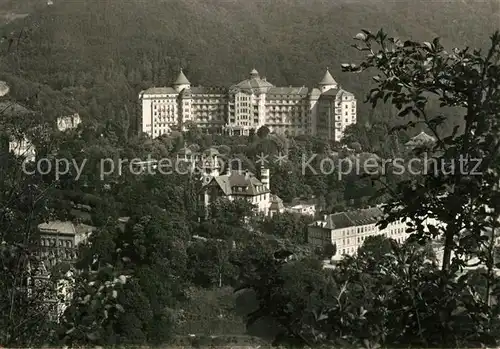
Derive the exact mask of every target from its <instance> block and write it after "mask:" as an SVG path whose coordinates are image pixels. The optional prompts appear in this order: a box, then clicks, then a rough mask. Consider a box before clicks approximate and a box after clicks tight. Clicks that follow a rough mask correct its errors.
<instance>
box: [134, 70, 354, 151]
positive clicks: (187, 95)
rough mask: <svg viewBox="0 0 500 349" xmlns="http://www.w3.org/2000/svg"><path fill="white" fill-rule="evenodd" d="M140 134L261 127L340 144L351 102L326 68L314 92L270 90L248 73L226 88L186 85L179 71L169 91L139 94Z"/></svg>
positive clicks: (351, 121)
mask: <svg viewBox="0 0 500 349" xmlns="http://www.w3.org/2000/svg"><path fill="white" fill-rule="evenodd" d="M139 100H140V102H141V105H142V119H141V122H140V130H141V132H143V133H146V134H148V135H149V136H150V137H153V138H156V137H159V136H161V135H163V134H168V133H170V132H171V131H173V130H185V129H186V127H187V125H189V124H195V125H197V126H198V127H200V128H203V129H206V130H207V131H209V130H210V132H221V131H225V132H228V133H229V134H240V135H248V134H249V133H250V131H251V130H254V131H256V130H257V129H259V128H260V127H262V126H266V127H268V128H269V130H270V131H271V132H276V133H281V134H285V135H288V136H297V135H302V134H306V135H314V136H318V137H321V138H325V139H332V140H335V141H340V139H341V138H342V136H343V133H344V130H345V128H346V127H347V126H348V125H351V124H355V123H356V98H355V97H354V95H353V94H352V93H350V92H347V91H345V90H343V89H342V88H341V87H340V86H339V85H338V84H337V82H336V81H335V79H334V78H333V77H332V75H331V74H330V72H329V71H328V69H327V70H326V72H325V75H324V77H323V79H322V80H321V81H320V82H319V83H318V85H317V86H316V87H314V88H307V87H304V86H302V87H292V86H290V87H276V86H274V85H273V84H271V83H270V82H269V81H267V80H266V78H264V77H262V78H261V77H260V75H259V73H258V72H257V70H255V69H253V70H252V71H251V72H250V75H249V76H248V79H246V80H243V81H241V82H239V83H237V84H235V85H233V86H231V87H229V88H224V87H201V86H198V87H195V86H191V83H190V81H189V80H188V79H187V77H186V75H185V74H184V72H183V71H182V69H181V71H180V73H179V76H178V77H177V79H176V80H175V82H174V83H173V85H172V86H171V87H153V88H149V89H147V90H145V91H141V93H140V94H139Z"/></svg>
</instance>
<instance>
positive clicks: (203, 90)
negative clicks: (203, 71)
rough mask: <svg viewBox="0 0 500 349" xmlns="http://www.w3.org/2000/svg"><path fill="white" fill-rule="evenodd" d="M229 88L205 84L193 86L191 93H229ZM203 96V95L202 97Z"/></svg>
mask: <svg viewBox="0 0 500 349" xmlns="http://www.w3.org/2000/svg"><path fill="white" fill-rule="evenodd" d="M227 92H228V89H227V88H226V87H216V86H213V87H205V86H192V87H191V93H192V94H193V95H201V94H220V95H224V94H227ZM202 98H203V97H202Z"/></svg>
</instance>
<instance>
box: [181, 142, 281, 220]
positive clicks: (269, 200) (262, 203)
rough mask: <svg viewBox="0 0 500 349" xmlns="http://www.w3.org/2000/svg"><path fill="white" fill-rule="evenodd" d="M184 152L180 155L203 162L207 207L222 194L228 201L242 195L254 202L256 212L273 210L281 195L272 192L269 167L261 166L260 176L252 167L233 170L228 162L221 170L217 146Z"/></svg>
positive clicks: (270, 211)
mask: <svg viewBox="0 0 500 349" xmlns="http://www.w3.org/2000/svg"><path fill="white" fill-rule="evenodd" d="M183 156H184V158H182V156H181V158H180V159H183V160H186V161H188V162H189V161H192V159H193V160H194V161H196V162H198V163H199V164H200V165H201V166H199V167H198V168H199V169H200V170H201V181H202V192H201V202H202V203H203V206H204V207H205V208H208V207H209V206H210V204H211V203H212V202H214V201H215V200H217V199H219V198H225V199H227V200H229V201H234V200H238V199H242V200H246V201H248V202H249V203H251V204H252V205H254V206H255V208H256V211H257V213H260V214H262V215H264V216H268V215H272V214H273V212H274V211H273V208H272V204H273V202H274V201H276V200H277V199H279V198H277V197H276V196H273V195H271V192H270V187H269V182H270V175H269V169H267V168H261V172H260V175H261V176H260V177H261V179H260V180H259V179H258V178H257V177H256V176H255V175H254V174H253V173H251V172H249V171H244V170H241V169H239V170H232V169H231V168H230V165H229V164H227V165H226V169H225V172H224V173H221V172H220V169H221V168H220V162H219V159H218V156H219V154H218V152H217V150H215V149H208V150H207V151H205V152H204V153H203V154H202V155H201V156H200V155H198V154H193V153H189V154H186V153H184V154H183ZM276 211H279V209H276Z"/></svg>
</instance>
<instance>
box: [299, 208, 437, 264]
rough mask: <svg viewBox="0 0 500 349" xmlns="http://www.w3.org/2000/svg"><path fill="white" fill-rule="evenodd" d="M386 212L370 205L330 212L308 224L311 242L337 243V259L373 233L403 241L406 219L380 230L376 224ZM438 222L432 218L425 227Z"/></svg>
mask: <svg viewBox="0 0 500 349" xmlns="http://www.w3.org/2000/svg"><path fill="white" fill-rule="evenodd" d="M382 217H383V212H382V211H381V210H380V209H379V208H369V209H363V210H358V211H351V212H341V213H336V214H332V215H327V216H326V217H324V219H323V220H319V221H316V222H314V223H313V224H311V225H310V226H309V227H308V242H309V243H310V244H311V245H313V246H317V247H323V246H325V245H326V244H329V243H331V244H334V245H336V246H337V253H336V255H335V258H341V257H342V255H344V254H346V255H353V254H355V253H356V252H357V251H358V248H359V247H361V246H362V245H363V243H364V241H365V240H366V238H368V237H370V236H378V235H383V236H384V237H386V238H390V239H393V240H395V241H397V242H399V243H403V242H404V241H405V240H406V239H407V238H408V237H409V235H410V234H409V233H407V232H406V229H407V228H408V226H407V225H406V222H401V221H398V222H393V223H391V224H389V225H388V226H387V227H386V228H385V229H380V228H379V227H377V226H376V223H377V222H378V221H379V220H380V219H382ZM431 224H432V225H435V226H437V225H438V223H437V221H436V220H433V219H428V220H426V222H425V223H424V226H427V225H431Z"/></svg>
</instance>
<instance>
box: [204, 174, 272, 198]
mask: <svg viewBox="0 0 500 349" xmlns="http://www.w3.org/2000/svg"><path fill="white" fill-rule="evenodd" d="M214 183H216V184H217V185H218V186H219V187H220V189H221V190H222V192H223V193H224V195H233V194H234V195H251V196H254V195H260V194H265V193H268V192H269V190H268V189H266V188H265V187H264V185H263V184H262V182H261V181H259V180H258V179H257V177H255V176H254V174H253V173H251V172H240V171H235V170H232V171H231V173H230V175H227V174H224V175H221V176H216V177H214V178H212V180H211V181H210V182H208V183H207V184H206V185H205V186H208V185H213V184H214ZM258 187H262V189H261V190H260V191H259V190H258ZM238 188H242V189H241V191H239V190H238Z"/></svg>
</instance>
